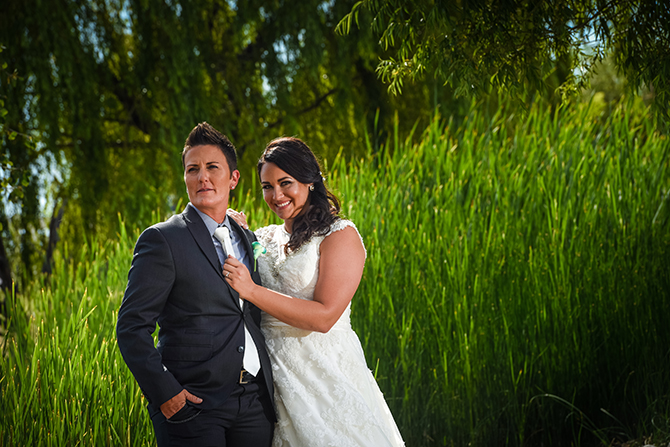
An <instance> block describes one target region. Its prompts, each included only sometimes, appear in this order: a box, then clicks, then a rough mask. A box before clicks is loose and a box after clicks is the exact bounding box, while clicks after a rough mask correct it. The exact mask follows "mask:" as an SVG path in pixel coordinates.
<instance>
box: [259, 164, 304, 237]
mask: <svg viewBox="0 0 670 447" xmlns="http://www.w3.org/2000/svg"><path fill="white" fill-rule="evenodd" d="M260 177H261V187H262V188H263V198H264V199H265V203H267V204H268V206H269V207H270V209H271V210H272V211H274V212H275V214H276V215H277V216H279V218H280V219H282V220H283V221H284V224H285V226H286V231H288V232H289V233H290V232H291V228H292V225H293V219H295V218H296V216H298V215H299V214H300V212H301V211H302V209H303V207H304V206H305V204H306V203H307V199H308V198H309V186H310V185H311V183H308V184H305V183H300V182H299V181H297V180H296V179H294V178H293V177H291V176H290V175H288V174H287V173H286V172H285V171H283V170H281V169H280V168H279V167H278V166H277V165H276V164H274V163H265V164H264V165H263V167H262V168H261V170H260Z"/></svg>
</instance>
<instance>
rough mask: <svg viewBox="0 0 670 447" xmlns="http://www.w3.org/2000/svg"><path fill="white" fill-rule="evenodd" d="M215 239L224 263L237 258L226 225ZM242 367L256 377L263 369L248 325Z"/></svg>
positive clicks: (215, 235) (245, 328) (216, 233)
mask: <svg viewBox="0 0 670 447" xmlns="http://www.w3.org/2000/svg"><path fill="white" fill-rule="evenodd" d="M214 237H215V238H217V239H218V240H219V242H221V245H223V250H224V252H225V253H224V261H225V258H226V257H228V255H231V256H232V257H235V252H234V251H233V243H232V241H231V240H230V232H229V230H228V227H226V226H225V225H223V226H220V227H218V228H217V229H216V230H215V231H214ZM240 308H241V309H244V300H243V299H242V298H240ZM242 365H243V366H244V369H246V370H247V371H249V372H250V373H251V374H253V375H254V376H255V375H256V374H258V371H259V370H260V369H261V361H260V359H259V358H258V351H257V350H256V343H254V339H253V338H251V334H250V333H249V330H248V329H247V325H246V323H245V324H244V357H243V358H242Z"/></svg>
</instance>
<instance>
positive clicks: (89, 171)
mask: <svg viewBox="0 0 670 447" xmlns="http://www.w3.org/2000/svg"><path fill="white" fill-rule="evenodd" d="M352 5H353V0H337V1H324V0H308V1H302V2H298V3H296V2H285V1H260V0H253V1H247V2H235V1H225V0H216V1H211V0H182V1H171V2H151V1H145V0H130V1H105V2H100V1H95V0H86V1H81V2H65V3H63V4H59V3H57V2H41V1H37V0H27V1H26V0H7V1H4V2H3V4H2V7H1V11H2V13H1V14H0V43H4V45H5V46H6V49H5V50H4V51H3V52H2V53H0V56H2V58H3V63H6V64H7V68H6V71H3V73H11V76H12V82H5V81H4V79H3V80H2V82H0V99H2V100H3V101H4V108H3V110H5V111H6V112H7V113H6V116H5V117H4V121H3V123H6V128H7V129H12V131H16V132H18V135H26V136H29V137H30V138H31V139H32V141H33V145H35V146H34V147H36V148H39V150H38V151H35V150H32V151H26V150H24V148H23V144H24V143H25V141H27V140H26V139H25V138H16V139H15V140H12V141H10V139H9V138H4V139H3V141H2V146H1V147H0V153H1V154H2V160H3V163H5V164H7V163H9V162H11V163H12V165H13V167H12V169H14V171H12V172H16V173H17V174H18V173H23V174H25V175H26V177H25V185H23V186H22V185H21V182H19V183H17V182H16V181H13V184H14V185H18V186H20V187H18V186H15V188H14V190H15V191H16V192H17V193H18V192H21V191H24V192H25V193H24V194H23V195H22V197H21V198H20V200H18V201H17V202H16V203H17V206H15V207H14V206H10V205H9V204H8V203H7V202H6V201H4V202H3V208H4V214H5V215H6V217H7V226H11V227H12V228H13V229H12V230H11V231H10V230H6V231H4V232H3V233H2V237H3V241H4V243H5V245H6V246H7V247H8V251H10V252H12V253H19V254H21V255H22V256H23V257H24V261H23V262H22V263H19V262H18V261H15V262H14V264H15V265H14V270H15V272H16V271H17V270H18V271H20V272H22V273H23V274H19V275H16V276H18V279H22V278H23V277H24V276H27V277H30V276H32V275H34V274H35V273H37V272H38V271H39V266H40V265H41V264H42V260H43V259H44V252H45V251H46V250H47V247H49V246H50V244H52V243H54V244H55V241H54V239H56V238H54V237H53V236H54V234H53V233H54V232H53V231H51V230H49V227H50V222H49V220H52V222H51V223H53V221H55V220H56V211H58V210H60V209H63V210H64V214H63V218H62V225H61V227H60V228H59V229H58V231H57V233H58V234H56V235H55V236H58V237H60V240H61V241H68V242H69V243H70V244H71V245H70V246H71V247H72V250H73V251H76V247H79V246H80V245H81V244H82V243H83V240H84V238H85V237H86V236H91V235H93V234H97V235H100V236H105V237H113V236H114V231H115V228H116V216H117V214H118V213H123V215H124V220H125V222H126V224H127V225H129V226H130V227H143V226H146V225H148V224H149V223H150V216H151V213H152V212H153V211H155V210H157V209H158V210H160V211H161V212H162V213H166V212H168V211H170V210H174V209H175V206H176V204H177V202H179V201H180V200H182V201H184V200H186V195H185V189H184V187H183V181H182V175H183V173H182V171H181V164H180V156H179V153H180V151H181V148H182V147H183V141H184V140H185V138H186V136H187V134H188V132H189V131H190V130H191V129H192V128H193V126H194V125H195V124H196V123H198V122H201V121H208V122H209V123H211V124H212V125H214V126H215V127H216V128H218V129H220V130H221V131H222V132H224V133H225V134H227V135H228V136H229V137H230V138H231V140H232V141H233V143H234V144H235V145H236V147H237V148H238V152H239V155H240V168H241V170H242V172H243V173H245V175H246V173H247V172H249V171H250V170H251V168H252V166H254V165H255V163H256V160H257V156H258V155H259V154H260V152H261V151H262V149H263V147H264V146H265V144H266V143H267V142H268V141H270V140H271V139H273V138H275V137H277V136H279V135H300V136H301V138H303V139H305V140H306V141H308V142H309V143H310V145H311V146H313V147H318V148H320V149H321V151H322V153H323V154H324V156H327V157H333V156H334V155H335V154H337V153H338V152H339V151H340V149H342V148H344V150H345V152H346V153H347V154H349V155H361V148H363V147H364V146H365V145H364V139H365V133H366V131H367V130H369V129H374V133H375V135H380V137H379V138H380V140H379V141H378V142H380V141H383V138H385V135H386V134H389V133H390V132H391V131H392V127H393V119H394V115H395V113H396V111H397V110H398V114H399V117H400V123H401V126H408V128H407V129H405V128H403V127H401V132H403V131H408V130H409V128H411V126H412V125H413V124H414V123H415V122H416V121H417V120H421V123H422V125H427V124H428V122H429V121H430V118H431V117H432V114H433V110H434V109H435V107H436V106H437V105H438V104H439V103H444V104H445V106H447V105H449V101H446V100H445V98H449V97H450V91H449V90H448V89H444V88H439V86H437V85H435V84H434V83H433V82H426V83H423V84H419V85H417V86H416V88H414V89H410V90H409V91H407V92H406V96H405V97H404V98H402V99H397V98H391V97H389V95H388V94H387V93H386V91H385V89H384V88H383V87H382V86H380V85H379V83H378V81H377V79H376V76H375V75H374V70H375V65H376V61H377V55H376V54H375V48H376V47H375V44H374V41H373V37H372V35H371V33H369V32H368V31H360V32H358V31H357V32H353V33H352V36H351V38H344V37H342V36H338V35H337V34H336V33H334V28H335V26H336V24H337V23H338V21H339V20H340V19H341V17H342V16H343V15H344V14H346V12H348V11H349V10H350V9H351V7H352ZM3 76H4V75H3ZM375 112H377V113H378V115H377V118H378V119H377V120H375ZM3 113H4V112H3ZM10 135H14V134H10ZM4 166H5V165H3V171H4V170H6V169H5V167H4ZM7 166H8V164H7ZM23 174H22V175H23ZM4 178H5V177H3V179H4ZM22 179H23V177H22ZM249 181H251V177H249ZM82 229H83V231H82ZM22 231H23V232H25V233H24V234H27V235H30V244H29V243H28V242H29V240H28V238H27V237H24V238H23V240H16V239H15V237H14V235H15V234H17V233H18V232H22ZM48 238H51V239H50V240H47V239H48ZM73 255H74V256H76V253H73Z"/></svg>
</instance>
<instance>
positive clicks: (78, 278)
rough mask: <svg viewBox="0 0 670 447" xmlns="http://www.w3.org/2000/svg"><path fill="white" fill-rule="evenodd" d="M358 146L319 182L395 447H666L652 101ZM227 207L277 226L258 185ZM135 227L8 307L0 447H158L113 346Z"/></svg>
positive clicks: (480, 118) (662, 159)
mask: <svg viewBox="0 0 670 447" xmlns="http://www.w3.org/2000/svg"><path fill="white" fill-rule="evenodd" d="M414 141H416V143H415V142H414ZM315 149H317V150H318V148H315ZM368 153H369V154H368V156H367V157H365V158H362V159H358V160H353V161H352V160H349V161H348V162H345V158H344V157H339V158H337V159H335V160H330V161H329V162H328V170H327V171H328V181H329V183H330V184H331V185H333V186H335V188H336V189H337V190H338V192H339V193H340V196H341V198H342V199H343V202H344V212H345V215H346V216H347V217H349V218H351V219H352V220H354V221H355V222H356V224H357V226H358V228H359V230H360V232H361V234H362V235H363V238H364V240H365V243H366V247H367V250H368V259H367V263H366V268H365V272H364V278H363V281H362V284H361V286H360V288H359V291H358V292H357V294H356V297H355V298H354V302H353V316H352V318H353V325H354V328H355V329H356V331H357V333H358V334H359V337H360V338H361V340H362V342H363V345H364V349H365V353H366V356H367V358H368V363H369V366H370V367H371V368H372V369H373V370H374V371H375V373H376V377H377V380H378V382H379V384H380V386H381V388H382V390H383V391H384V394H385V396H386V398H387V400H388V401H389V405H390V407H391V410H392V412H393V414H394V416H395V418H396V420H397V422H398V425H399V427H400V430H401V432H402V433H403V436H404V438H405V440H406V442H407V445H408V446H410V447H412V446H446V445H449V446H451V445H455V446H464V445H475V446H488V445H510V446H522V445H524V446H526V445H557V446H563V445H571V444H572V445H595V444H605V445H607V444H609V443H610V441H611V440H612V439H614V438H618V439H621V440H626V439H635V438H641V437H642V436H649V435H652V436H654V437H655V439H657V440H659V439H664V440H665V442H666V443H667V441H668V438H670V428H669V425H670V423H669V421H668V417H669V416H670V408H669V407H670V385H668V380H667V372H668V371H669V370H670V348H669V347H670V331H668V330H667V326H668V324H667V320H668V317H670V304H669V303H670V275H669V274H668V268H669V267H668V266H670V222H669V220H670V210H669V209H668V207H670V197H669V195H670V176H669V175H668V174H669V168H670V166H669V165H670V160H669V158H670V144H669V142H668V139H667V137H666V136H664V135H661V134H659V132H658V131H657V130H656V129H655V128H654V126H653V123H652V122H651V121H649V120H648V119H647V115H646V111H645V110H642V109H641V108H639V107H637V108H633V109H620V110H617V111H615V113H613V114H612V115H611V116H610V117H609V118H608V119H607V120H602V119H600V118H598V117H594V116H592V115H591V114H590V112H589V109H587V108H574V109H566V110H561V111H559V112H558V113H556V114H553V115H552V114H549V112H547V111H545V110H542V109H539V108H537V109H536V108H532V109H531V110H530V111H529V113H528V115H527V116H524V117H513V116H511V115H507V114H506V112H505V110H504V109H501V110H500V112H499V113H498V114H497V115H496V116H494V117H486V116H485V115H483V114H481V113H478V112H477V108H476V107H474V108H473V110H472V112H471V114H470V115H469V116H468V117H467V118H466V119H465V121H463V123H462V124H460V125H459V126H454V125H453V124H452V123H450V122H449V121H447V122H445V121H442V120H435V122H434V123H433V124H432V126H431V127H429V128H428V129H426V130H425V131H424V132H423V133H422V134H421V135H414V136H412V137H410V138H408V139H407V140H406V141H401V140H399V138H398V137H397V135H396V136H395V137H394V138H392V139H391V141H389V143H388V144H387V145H386V146H385V147H383V148H382V149H381V150H380V151H379V152H377V153H373V149H372V147H370V148H369V149H368ZM245 175H246V174H245ZM247 180H248V181H249V182H250V183H251V184H252V185H254V183H255V182H254V181H253V180H252V179H251V178H249V179H247ZM235 206H237V207H238V208H242V209H244V210H245V211H246V213H247V214H248V215H249V216H250V220H251V223H252V226H254V225H255V226H258V225H262V224H265V223H267V222H268V221H270V220H273V221H274V219H273V218H272V216H271V215H270V213H269V212H268V211H267V209H266V208H265V205H264V204H263V202H262V199H261V197H260V191H259V190H258V188H257V186H252V187H250V189H249V192H248V193H247V195H246V196H243V197H240V198H239V200H238V202H237V204H236V205H235ZM131 233H132V234H126V230H125V228H124V227H123V225H121V226H120V233H119V236H118V239H116V240H112V241H104V242H100V241H90V242H89V243H88V245H87V249H86V250H84V251H82V253H81V255H80V258H79V259H76V260H74V261H73V262H65V261H63V259H68V252H67V247H66V248H65V249H63V250H62V252H61V253H60V255H59V256H57V259H58V264H57V265H56V266H55V268H54V272H55V273H54V275H53V276H52V277H51V278H50V279H49V280H48V282H42V283H35V284H33V286H32V288H30V289H27V290H25V291H24V295H23V296H22V297H20V298H14V297H7V298H6V299H7V302H8V309H9V311H8V314H9V320H8V321H9V324H10V327H9V330H8V332H7V333H6V334H5V337H4V339H3V355H2V357H1V359H0V377H1V378H0V392H1V394H2V403H1V404H0V405H1V407H0V414H1V416H0V445H53V446H63V445H96V446H97V445H134V446H136V445H152V443H153V438H152V433H151V427H150V423H149V420H148V417H147V416H146V414H145V411H144V403H143V401H142V399H141V397H140V393H139V390H138V388H137V386H136V384H135V382H134V380H133V378H132V376H131V375H130V373H129V372H128V370H127V368H126V367H125V364H124V363H123V360H122V359H121V357H120V355H119V354H118V350H117V348H116V344H115V339H114V324H115V321H116V312H117V309H118V306H119V305H120V302H121V298H122V294H123V289H124V287H125V281H126V274H127V270H128V268H129V266H130V260H131V255H132V246H133V243H134V240H135V238H136V237H137V234H138V233H137V229H133V230H132V232H131Z"/></svg>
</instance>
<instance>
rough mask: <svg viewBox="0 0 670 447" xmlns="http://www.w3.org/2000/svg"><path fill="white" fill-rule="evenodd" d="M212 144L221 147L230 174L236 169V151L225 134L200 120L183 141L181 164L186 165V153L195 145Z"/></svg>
mask: <svg viewBox="0 0 670 447" xmlns="http://www.w3.org/2000/svg"><path fill="white" fill-rule="evenodd" d="M206 145H212V146H216V147H218V148H219V149H221V152H223V155H225V157H226V161H227V162H228V168H229V169H230V173H231V174H232V173H233V171H234V170H236V169H237V151H236V150H235V146H233V143H231V142H230V140H229V139H228V137H227V136H225V135H224V134H222V133H221V132H219V131H218V130H216V129H215V128H213V127H212V126H211V125H210V124H208V123H206V122H204V121H203V122H202V123H200V124H198V125H197V126H195V127H194V128H193V130H192V131H191V133H190V134H188V137H187V138H186V142H185V143H184V150H183V151H182V152H181V166H182V167H183V168H185V167H186V163H185V160H186V153H187V152H188V151H189V150H191V149H192V148H194V147H196V146H206Z"/></svg>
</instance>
